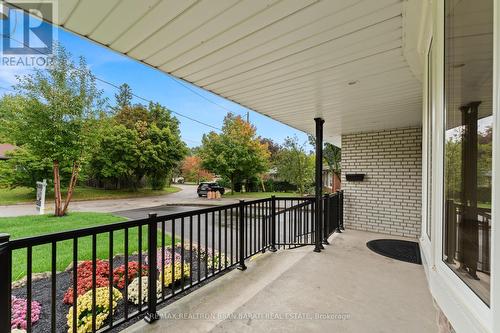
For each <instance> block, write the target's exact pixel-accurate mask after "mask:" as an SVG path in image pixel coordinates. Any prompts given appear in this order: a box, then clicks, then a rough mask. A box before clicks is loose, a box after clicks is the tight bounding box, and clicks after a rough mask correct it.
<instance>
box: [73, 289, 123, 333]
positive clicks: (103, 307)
mask: <svg viewBox="0 0 500 333" xmlns="http://www.w3.org/2000/svg"><path fill="white" fill-rule="evenodd" d="M95 293H96V307H95V311H96V318H95V324H96V329H99V328H101V327H102V325H103V323H104V321H105V320H106V319H107V318H108V316H109V314H110V313H111V312H112V311H113V312H114V310H115V308H116V305H117V303H118V301H119V300H121V299H122V298H123V296H122V294H121V293H120V291H119V290H118V289H116V288H113V297H112V298H113V300H112V304H109V288H106V287H104V288H97V289H96V290H95ZM73 308H74V307H73V306H72V307H70V308H69V312H68V315H67V316H66V319H67V323H68V327H69V329H68V332H72V331H73ZM76 316H77V321H78V324H77V325H78V326H77V328H76V331H77V332H78V333H87V332H92V290H89V291H88V292H86V293H85V294H84V295H83V296H82V297H78V300H77V313H76Z"/></svg>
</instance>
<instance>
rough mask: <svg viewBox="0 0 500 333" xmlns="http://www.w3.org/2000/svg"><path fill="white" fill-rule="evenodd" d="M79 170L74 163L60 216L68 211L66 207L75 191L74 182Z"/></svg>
mask: <svg viewBox="0 0 500 333" xmlns="http://www.w3.org/2000/svg"><path fill="white" fill-rule="evenodd" d="M79 168H80V167H79V165H78V163H76V162H74V163H73V168H72V170H71V180H70V181H69V187H68V193H67V194H66V200H65V202H64V207H63V209H62V211H61V216H63V215H66V211H67V210H68V205H69V203H70V201H71V198H72V197H73V192H74V190H75V186H76V181H77V179H78V170H79Z"/></svg>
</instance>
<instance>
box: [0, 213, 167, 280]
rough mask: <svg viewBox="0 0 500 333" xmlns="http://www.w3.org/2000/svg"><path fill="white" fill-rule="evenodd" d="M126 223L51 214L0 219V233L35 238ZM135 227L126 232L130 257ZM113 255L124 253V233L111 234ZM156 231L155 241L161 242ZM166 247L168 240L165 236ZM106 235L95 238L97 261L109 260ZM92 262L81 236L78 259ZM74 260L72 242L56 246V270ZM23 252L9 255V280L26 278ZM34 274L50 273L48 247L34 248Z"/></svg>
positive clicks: (116, 219)
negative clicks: (10, 273) (10, 274)
mask: <svg viewBox="0 0 500 333" xmlns="http://www.w3.org/2000/svg"><path fill="white" fill-rule="evenodd" d="M124 220H126V219H125V218H123V217H119V216H115V215H112V214H105V213H71V214H69V215H67V216H65V217H55V216H53V215H33V216H19V217H4V218H0V233H8V234H10V235H11V239H16V238H22V237H28V236H36V235H42V234H47V233H54V232H60V231H66V230H73V229H79V228H85V227H91V226H98V225H102V224H108V223H114V222H119V221H124ZM137 233H138V228H132V229H129V254H131V253H132V252H134V251H137V249H138V244H139V240H138V237H137V236H138V235H137ZM113 237H114V241H113V247H114V249H113V250H114V251H113V252H114V253H113V254H116V253H124V242H125V240H124V231H123V230H122V231H115V232H114V233H113ZM160 237H161V233H160V232H158V240H159V241H160V240H161V238H160ZM146 242H147V227H145V226H144V227H143V230H142V244H143V245H142V248H143V250H146V249H147V243H146ZM165 242H166V244H170V243H171V238H170V237H169V236H168V235H166V236H165ZM108 244H109V242H108V233H106V234H100V235H98V236H97V252H96V253H97V258H102V259H107V258H108ZM88 259H92V238H91V237H84V238H80V239H79V241H78V260H88ZM72 260H73V241H72V240H68V241H63V242H58V243H57V270H58V271H63V270H64V269H66V268H67V267H68V265H69V264H70V263H71V262H72ZM26 261H27V259H26V250H25V249H24V250H16V251H14V252H13V253H12V270H13V271H12V279H13V281H15V280H18V279H20V278H22V277H23V276H25V275H26ZM32 267H33V273H41V272H48V271H50V270H51V246H50V244H47V245H41V246H35V247H33V266H32Z"/></svg>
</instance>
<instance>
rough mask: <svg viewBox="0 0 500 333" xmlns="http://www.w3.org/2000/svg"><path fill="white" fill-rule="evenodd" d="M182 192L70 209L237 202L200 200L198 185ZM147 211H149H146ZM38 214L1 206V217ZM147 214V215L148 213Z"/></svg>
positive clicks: (25, 207) (75, 205) (94, 202)
mask: <svg viewBox="0 0 500 333" xmlns="http://www.w3.org/2000/svg"><path fill="white" fill-rule="evenodd" d="M175 186H176V187H179V188H180V189H181V191H179V192H176V193H170V194H164V195H159V196H154V197H151V196H150V197H143V198H128V199H123V198H122V199H110V200H89V201H74V202H71V204H70V206H69V208H70V211H73V212H102V213H112V212H121V211H126V210H137V209H145V208H149V207H157V206H164V205H181V206H182V205H192V206H204V205H210V206H213V205H223V204H228V203H232V202H236V200H234V199H227V198H223V199H217V200H208V199H206V198H199V197H198V195H197V193H196V185H184V184H176V185H175ZM53 209H54V207H53V204H52V203H50V204H48V205H47V209H46V211H47V212H49V213H50V212H51V211H53ZM145 211H147V209H146V210H145ZM34 214H37V212H36V210H35V204H34V203H33V204H20V205H8V206H0V217H6V216H21V215H34ZM146 214H147V213H146Z"/></svg>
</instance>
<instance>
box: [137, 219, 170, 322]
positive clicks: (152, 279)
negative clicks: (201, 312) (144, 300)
mask: <svg viewBox="0 0 500 333" xmlns="http://www.w3.org/2000/svg"><path fill="white" fill-rule="evenodd" d="M148 217H149V219H150V221H149V223H148V312H147V313H146V316H145V317H144V320H145V321H146V322H148V323H152V322H154V321H156V320H158V319H159V316H158V312H156V302H157V298H156V280H157V276H156V275H157V270H156V247H157V234H158V222H157V221H156V214H153V213H150V214H149V216H148ZM172 237H175V235H172ZM162 265H163V263H162Z"/></svg>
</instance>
